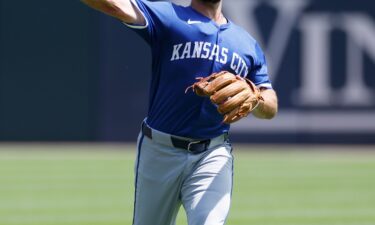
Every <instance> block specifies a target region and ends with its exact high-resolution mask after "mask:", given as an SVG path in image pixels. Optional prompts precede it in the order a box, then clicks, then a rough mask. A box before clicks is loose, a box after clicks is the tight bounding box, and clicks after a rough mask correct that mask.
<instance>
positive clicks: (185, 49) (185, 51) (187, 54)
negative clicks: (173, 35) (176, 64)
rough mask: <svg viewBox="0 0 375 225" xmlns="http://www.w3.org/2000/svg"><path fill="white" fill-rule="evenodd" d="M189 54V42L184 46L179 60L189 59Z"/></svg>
mask: <svg viewBox="0 0 375 225" xmlns="http://www.w3.org/2000/svg"><path fill="white" fill-rule="evenodd" d="M190 52H191V42H188V43H186V44H185V48H184V52H183V53H182V56H181V58H180V59H190Z"/></svg>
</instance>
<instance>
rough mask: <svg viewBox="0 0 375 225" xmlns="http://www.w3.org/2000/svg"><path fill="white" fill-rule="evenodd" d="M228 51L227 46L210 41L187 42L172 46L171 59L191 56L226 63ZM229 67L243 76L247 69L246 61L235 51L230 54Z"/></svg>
mask: <svg viewBox="0 0 375 225" xmlns="http://www.w3.org/2000/svg"><path fill="white" fill-rule="evenodd" d="M228 53H229V49H228V48H224V47H221V46H220V45H217V44H211V43H210V42H203V41H196V42H187V43H185V44H177V45H174V46H173V53H172V58H171V61H176V60H182V59H190V58H193V59H208V60H210V61H214V60H215V61H216V62H219V63H221V64H227V63H228V58H229V56H228ZM230 68H231V69H232V70H233V71H235V73H236V74H239V75H243V76H246V75H247V74H248V71H249V67H248V66H247V65H246V61H245V60H244V59H243V58H242V57H241V56H240V55H239V54H238V53H236V52H234V53H233V55H232V59H231V62H230Z"/></svg>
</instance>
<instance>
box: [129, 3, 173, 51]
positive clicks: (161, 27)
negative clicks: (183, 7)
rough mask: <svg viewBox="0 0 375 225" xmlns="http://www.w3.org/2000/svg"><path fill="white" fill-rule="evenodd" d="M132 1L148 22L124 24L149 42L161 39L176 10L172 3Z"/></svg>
mask: <svg viewBox="0 0 375 225" xmlns="http://www.w3.org/2000/svg"><path fill="white" fill-rule="evenodd" d="M131 2H132V4H133V5H134V6H135V7H137V8H138V9H139V10H140V11H141V13H142V15H143V17H144V18H145V21H146V24H145V25H140V24H129V23H124V24H125V25H126V26H128V27H129V28H131V29H133V30H134V31H135V32H136V33H137V34H139V35H140V36H141V37H142V38H143V39H145V40H146V42H147V43H149V44H153V43H155V42H157V41H158V40H161V39H162V37H163V35H164V33H165V32H166V31H167V30H168V29H167V28H168V27H169V26H170V23H171V21H172V20H173V15H174V10H173V6H172V4H171V3H169V2H151V1H147V0H131Z"/></svg>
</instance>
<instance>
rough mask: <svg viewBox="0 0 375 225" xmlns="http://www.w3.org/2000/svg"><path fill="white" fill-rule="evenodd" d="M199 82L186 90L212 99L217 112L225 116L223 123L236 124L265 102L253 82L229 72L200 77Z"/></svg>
mask: <svg viewBox="0 0 375 225" xmlns="http://www.w3.org/2000/svg"><path fill="white" fill-rule="evenodd" d="M197 80H198V81H197V82H196V83H194V84H193V85H192V86H190V87H188V88H187V89H186V92H187V91H188V90H189V89H193V91H194V92H195V93H196V94H197V95H198V96H202V97H204V96H206V97H210V100H211V102H212V103H214V104H216V105H217V106H218V108H217V110H218V112H219V113H220V114H222V115H223V116H224V120H223V122H224V123H226V124H231V123H234V122H236V121H238V120H240V119H242V118H243V117H246V116H248V115H249V114H250V113H251V112H252V111H253V110H254V109H256V107H257V106H258V105H259V102H260V101H261V100H263V98H262V96H261V94H260V90H259V89H258V88H257V87H256V86H255V84H254V83H253V82H251V81H250V80H248V79H244V78H242V77H240V76H238V75H234V74H232V73H229V72H227V71H222V72H220V73H213V74H212V75H210V76H208V77H205V78H203V77H199V78H197Z"/></svg>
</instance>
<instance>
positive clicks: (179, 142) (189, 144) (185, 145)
mask: <svg viewBox="0 0 375 225" xmlns="http://www.w3.org/2000/svg"><path fill="white" fill-rule="evenodd" d="M142 133H143V134H144V135H145V136H146V137H148V138H150V139H152V129H151V128H150V127H149V126H147V124H145V123H143V124H142ZM171 141H172V144H173V146H174V147H175V148H182V149H185V150H187V151H189V152H191V153H193V154H199V153H202V152H204V151H206V150H207V149H208V147H209V146H210V143H211V139H208V140H199V141H188V140H184V139H180V138H176V137H173V136H171Z"/></svg>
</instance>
